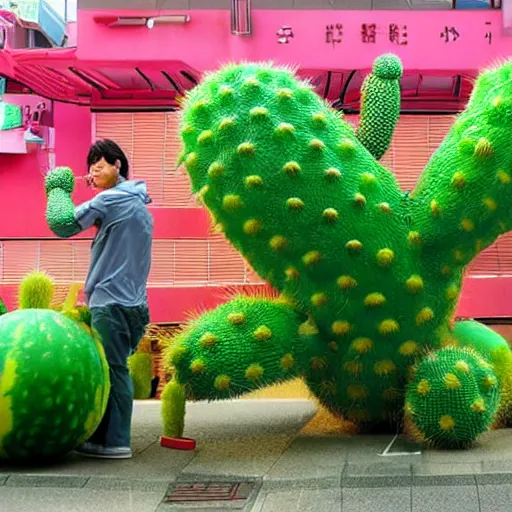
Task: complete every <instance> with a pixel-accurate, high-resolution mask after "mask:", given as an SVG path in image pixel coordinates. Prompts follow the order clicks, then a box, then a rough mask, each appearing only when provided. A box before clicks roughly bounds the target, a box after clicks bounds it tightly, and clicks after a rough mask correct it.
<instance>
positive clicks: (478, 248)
mask: <svg viewBox="0 0 512 512" xmlns="http://www.w3.org/2000/svg"><path fill="white" fill-rule="evenodd" d="M484 246H485V244H484V241H483V240H480V239H478V240H477V241H476V242H475V249H476V252H480V251H483V249H484Z"/></svg>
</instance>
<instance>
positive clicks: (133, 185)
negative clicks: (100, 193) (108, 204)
mask: <svg viewBox="0 0 512 512" xmlns="http://www.w3.org/2000/svg"><path fill="white" fill-rule="evenodd" d="M110 190H111V191H112V193H113V194H112V195H117V194H116V192H124V193H128V194H130V195H134V196H138V197H140V199H141V200H142V201H143V202H144V204H150V203H151V202H152V200H151V198H150V197H149V195H148V188H147V185H146V183H145V182H144V181H135V180H133V181H132V180H122V181H121V182H120V183H118V184H117V185H116V186H115V187H114V188H113V189H110Z"/></svg>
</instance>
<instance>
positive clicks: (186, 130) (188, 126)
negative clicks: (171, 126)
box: [183, 124, 194, 134]
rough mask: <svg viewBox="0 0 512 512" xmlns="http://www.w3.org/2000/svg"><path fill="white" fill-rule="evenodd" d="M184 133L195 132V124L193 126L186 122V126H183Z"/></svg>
mask: <svg viewBox="0 0 512 512" xmlns="http://www.w3.org/2000/svg"><path fill="white" fill-rule="evenodd" d="M183 133H187V134H188V133H194V128H193V126H191V125H190V124H186V125H185V126H184V127H183Z"/></svg>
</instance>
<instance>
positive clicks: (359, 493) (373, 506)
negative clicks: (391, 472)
mask: <svg viewBox="0 0 512 512" xmlns="http://www.w3.org/2000/svg"><path fill="white" fill-rule="evenodd" d="M342 496H343V508H342V510H343V512H411V490H410V488H396V487H395V488H393V487H390V488H387V489H378V490H377V489H371V488H364V489H345V488H344V489H343V490H342ZM317 510H321V509H320V508H318V509H317ZM447 510H448V509H447ZM450 512H454V511H452V510H450Z"/></svg>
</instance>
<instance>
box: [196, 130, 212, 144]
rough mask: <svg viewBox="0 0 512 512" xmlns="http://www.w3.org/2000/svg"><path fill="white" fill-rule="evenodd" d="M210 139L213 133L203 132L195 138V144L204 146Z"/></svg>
mask: <svg viewBox="0 0 512 512" xmlns="http://www.w3.org/2000/svg"><path fill="white" fill-rule="evenodd" d="M212 139H213V132H212V130H204V131H202V132H201V133H200V134H199V136H198V137H197V143H198V144H204V143H206V142H210V141H211V140H212Z"/></svg>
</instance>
